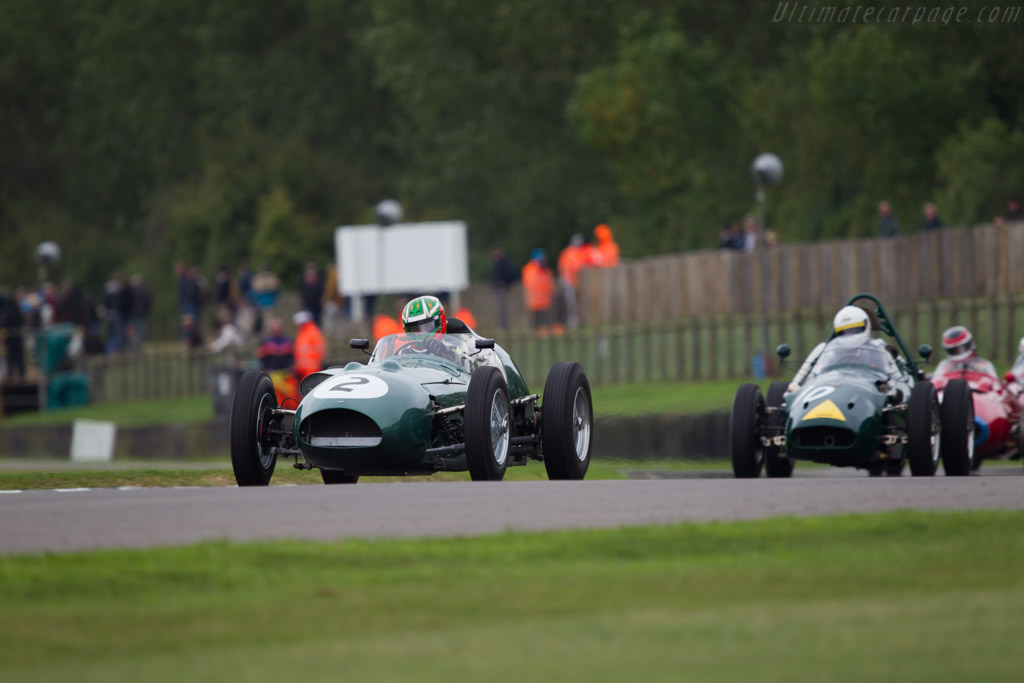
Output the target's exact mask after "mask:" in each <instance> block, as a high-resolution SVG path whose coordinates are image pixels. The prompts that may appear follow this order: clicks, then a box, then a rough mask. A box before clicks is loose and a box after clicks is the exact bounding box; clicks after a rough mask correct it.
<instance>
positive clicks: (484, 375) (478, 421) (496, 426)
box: [464, 365, 512, 481]
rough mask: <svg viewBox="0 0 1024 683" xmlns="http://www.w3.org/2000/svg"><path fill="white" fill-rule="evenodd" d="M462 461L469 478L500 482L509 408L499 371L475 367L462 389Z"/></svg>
mask: <svg viewBox="0 0 1024 683" xmlns="http://www.w3.org/2000/svg"><path fill="white" fill-rule="evenodd" d="M464 430H465V437H466V464H467V465H468V466H469V476H470V477H471V478H472V479H473V481H501V479H502V478H503V477H504V476H505V470H507V469H508V458H509V453H510V451H511V448H510V446H511V442H512V411H511V410H510V408H509V400H508V385H507V384H506V383H505V377H504V375H502V374H501V370H499V369H498V368H496V367H493V366H490V365H485V366H483V367H480V368H478V369H477V370H476V371H475V372H474V373H473V376H472V378H471V379H470V380H469V388H468V389H467V390H466V412H465V415H464Z"/></svg>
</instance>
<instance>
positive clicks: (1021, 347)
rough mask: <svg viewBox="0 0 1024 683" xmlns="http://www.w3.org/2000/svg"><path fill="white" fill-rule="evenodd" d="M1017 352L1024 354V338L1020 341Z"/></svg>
mask: <svg viewBox="0 0 1024 683" xmlns="http://www.w3.org/2000/svg"><path fill="white" fill-rule="evenodd" d="M1017 350H1018V351H1020V352H1021V353H1022V354H1024V337H1021V338H1020V341H1019V342H1017Z"/></svg>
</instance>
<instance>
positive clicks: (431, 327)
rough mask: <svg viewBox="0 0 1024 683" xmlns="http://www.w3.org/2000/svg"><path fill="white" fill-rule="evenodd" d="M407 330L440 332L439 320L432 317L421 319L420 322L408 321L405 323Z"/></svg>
mask: <svg viewBox="0 0 1024 683" xmlns="http://www.w3.org/2000/svg"><path fill="white" fill-rule="evenodd" d="M405 331H406V332H439V331H440V330H439V329H438V321H436V320H433V319H432V318H427V319H426V320H421V321H420V322H418V323H406V324H405Z"/></svg>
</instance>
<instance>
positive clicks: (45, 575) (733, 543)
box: [0, 512, 1024, 681]
mask: <svg viewBox="0 0 1024 683" xmlns="http://www.w3.org/2000/svg"><path fill="white" fill-rule="evenodd" d="M1022 570H1024V513H1022V512H955V513H924V512H899V513H887V514H881V515H868V516H845V517H832V518H811V519H791V518H784V519H773V520H766V521H758V522H733V523H718V524H708V525H695V524H684V525H677V526H668V527H644V528H631V529H620V530H601V531H582V532H555V533H540V534H524V533H507V534H502V535H497V536H488V537H479V538H462V539H426V540H414V541H398V540H386V541H346V542H341V543H313V542H274V543H256V544H247V545H231V544H227V543H212V544H202V545H197V546H190V547H185V548H164V549H157V550H146V551H102V552H92V553H81V554H72V555H43V556H23V557H3V558H0V593H2V594H3V595H4V603H5V604H4V609H3V611H2V612H0V654H2V656H3V662H4V665H3V670H4V672H5V674H6V676H5V678H9V679H10V680H76V681H111V680H138V679H139V676H140V672H145V674H144V678H145V679H146V680H147V681H160V680H175V681H177V680H194V681H221V680H225V679H240V680H247V681H264V680H265V681H280V680H303V679H305V680H309V679H314V680H336V679H337V678H338V677H339V675H341V676H342V677H343V678H344V679H345V680H354V681H355V680H358V681H371V680H382V681H392V680H425V681H434V680H437V681H450V680H488V681H505V680H509V681H513V680H514V681H518V680H593V681H611V680H643V681H680V680H695V681H707V680H747V679H754V680H758V681H792V680H835V681H847V680H848V681H864V680H950V681H961V680H987V681H994V680H1008V681H1009V680H1014V681H1016V680H1019V674H1020V670H1021V668H1022V666H1024V652H1022V650H1021V649H1020V648H1019V647H1018V643H1017V640H1018V631H1019V626H1020V624H1021V623H1024V585H1022V583H1021V580H1020V576H1021V574H1022Z"/></svg>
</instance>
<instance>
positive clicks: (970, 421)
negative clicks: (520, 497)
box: [730, 294, 974, 478]
mask: <svg viewBox="0 0 1024 683" xmlns="http://www.w3.org/2000/svg"><path fill="white" fill-rule="evenodd" d="M857 304H860V305H859V306H858V305H857ZM873 331H875V332H880V333H881V334H882V335H883V336H884V339H879V338H874V337H872V336H871V333H872V332H873ZM919 353H920V355H921V356H922V360H915V359H914V358H913V357H912V356H911V354H910V352H909V351H908V349H907V346H906V344H905V343H904V342H903V339H902V337H901V336H900V335H899V332H898V331H897V330H896V327H895V325H894V324H893V321H892V318H891V317H890V316H889V315H888V314H887V313H886V311H885V307H884V306H883V305H882V303H881V302H880V301H879V300H878V299H877V298H875V297H874V296H872V295H871V294H859V295H857V296H855V297H853V298H852V299H850V301H849V302H848V303H847V305H846V306H845V307H844V308H843V309H842V310H841V311H840V312H839V314H837V315H836V319H835V323H834V325H833V332H832V334H831V336H830V337H829V339H828V340H827V341H826V342H823V343H821V344H819V345H818V346H817V347H816V348H815V349H814V351H812V352H811V354H810V355H809V356H808V358H807V360H806V361H805V362H804V364H803V366H802V367H801V368H800V370H799V372H798V373H797V375H796V377H795V378H794V381H793V382H790V383H786V382H773V383H772V384H771V386H770V387H769V389H768V394H767V397H765V396H764V395H762V393H761V388H760V387H759V386H758V385H756V384H744V385H742V386H741V387H740V388H739V390H738V391H737V393H736V397H735V399H734V400H733V405H732V414H731V420H730V439H731V444H730V450H731V455H732V466H733V472H734V473H735V475H736V476H737V477H740V478H750V477H757V476H759V475H760V473H761V470H762V468H763V469H765V470H766V472H767V474H768V476H769V477H789V476H791V475H792V473H793V466H794V462H795V461H796V460H811V461H814V462H819V463H826V464H830V465H836V466H847V467H857V468H862V469H866V470H867V471H868V472H869V473H870V474H871V475H873V476H879V475H883V474H888V475H890V476H899V475H900V474H901V473H902V471H903V468H904V465H905V464H906V463H909V464H910V471H911V474H912V475H914V476H932V475H934V474H935V472H936V470H937V469H938V464H939V462H940V460H941V462H942V464H943V468H944V469H945V472H946V474H947V475H958V476H962V475H967V474H969V473H970V472H971V465H972V458H973V453H974V412H973V403H972V400H971V390H970V387H969V386H968V385H967V383H966V382H964V381H962V380H952V381H951V382H950V383H949V384H948V385H947V386H946V389H945V396H944V398H943V399H942V402H941V403H940V401H939V396H938V393H937V392H936V390H935V387H934V386H932V383H931V382H929V381H928V380H927V379H926V377H925V375H924V373H923V372H921V370H920V366H921V365H923V364H924V363H925V362H926V361H927V359H928V357H929V356H930V355H931V348H930V347H928V346H922V347H921V348H920V349H919ZM788 355H789V347H787V346H786V345H782V346H780V347H779V356H780V357H781V358H783V359H785V358H786V357H787V356H788Z"/></svg>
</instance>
